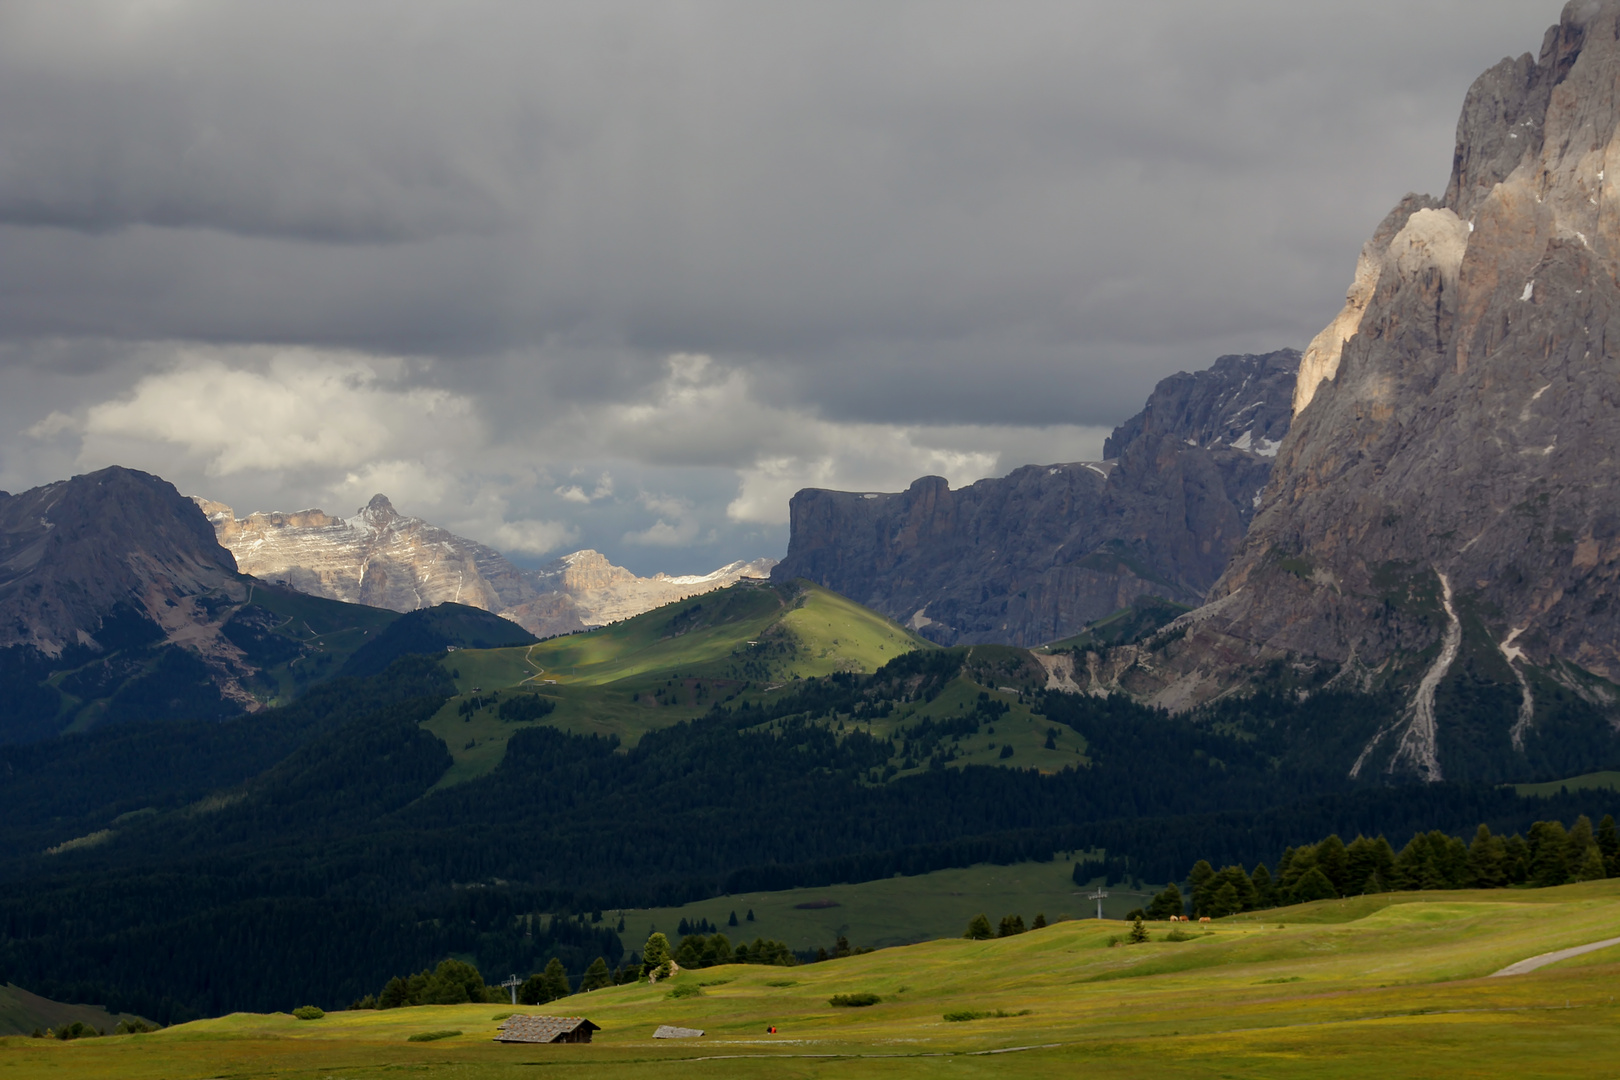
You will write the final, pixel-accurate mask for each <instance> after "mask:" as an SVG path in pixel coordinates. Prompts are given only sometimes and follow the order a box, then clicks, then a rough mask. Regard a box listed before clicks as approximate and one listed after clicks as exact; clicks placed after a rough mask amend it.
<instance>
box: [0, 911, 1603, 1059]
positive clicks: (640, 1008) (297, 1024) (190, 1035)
mask: <svg viewBox="0 0 1620 1080" xmlns="http://www.w3.org/2000/svg"><path fill="white" fill-rule="evenodd" d="M1617 911H1620V882H1616V881H1606V882H1594V883H1589V884H1584V885H1572V886H1565V887H1561V888H1556V889H1540V890H1524V891H1517V892H1510V893H1503V892H1501V891H1495V892H1489V893H1474V892H1438V893H1396V894H1387V895H1381V896H1373V897H1364V898H1359V899H1355V900H1346V901H1339V900H1333V901H1325V902H1321V903H1317V904H1313V905H1307V906H1303V907H1297V908H1289V909H1287V910H1286V911H1268V912H1261V913H1257V914H1255V915H1251V916H1245V917H1234V918H1231V919H1224V920H1218V921H1216V922H1215V923H1213V924H1208V925H1201V926H1194V927H1190V928H1189V932H1188V933H1186V934H1185V935H1184V936H1183V937H1182V939H1181V940H1175V939H1174V936H1173V935H1172V932H1171V927H1170V925H1169V924H1166V923H1155V924H1149V927H1148V929H1149V938H1150V940H1149V941H1147V942H1146V943H1143V944H1128V943H1126V941H1125V940H1124V939H1125V938H1126V937H1127V933H1126V931H1127V930H1128V927H1126V926H1125V925H1123V924H1121V923H1119V922H1115V921H1105V922H1098V921H1097V920H1094V919H1088V920H1079V921H1073V922H1065V923H1059V924H1057V925H1054V926H1050V927H1047V928H1045V929H1042V930H1035V931H1031V932H1028V933H1024V934H1020V935H1017V936H1013V937H1008V938H1003V939H996V940H990V941H966V940H962V939H960V938H953V939H947V940H937V941H930V942H926V943H923V944H919V945H912V946H908V947H903V948H893V949H885V950H881V951H878V952H876V953H870V954H867V955H862V956H853V957H849V958H846V959H840V960H831V961H827V962H823V963H816V964H810V965H805V966H800V967H790V968H782V967H758V966H745V965H732V966H727V967H715V968H707V969H703V970H699V971H692V972H686V973H682V974H680V975H678V976H676V977H675V979H674V980H673V982H670V983H659V984H653V985H649V984H647V983H645V982H641V983H638V984H634V985H627V986H619V987H612V988H608V989H604V990H597V991H595V992H593V993H590V994H584V995H576V996H573V997H570V998H567V999H565V1000H563V1001H559V1002H555V1003H553V1004H552V1005H549V1006H541V1007H530V1008H528V1009H524V1010H521V1011H525V1012H532V1013H544V1014H551V1015H568V1016H584V1017H587V1018H589V1019H590V1020H591V1021H593V1022H594V1023H596V1024H598V1025H600V1028H601V1030H600V1031H598V1032H597V1033H596V1035H595V1038H594V1041H593V1042H592V1043H591V1044H589V1045H558V1046H549V1045H532V1044H527V1045H526V1044H513V1045H503V1044H500V1043H496V1042H494V1041H493V1039H494V1036H495V1035H496V1033H497V1024H498V1023H499V1021H500V1020H501V1019H502V1018H504V1017H505V1016H506V1015H507V1014H508V1013H509V1012H510V1011H511V1009H510V1007H508V1006H499V1007H497V1006H495V1005H490V1004H483V1005H439V1006H431V1005H430V1006H418V1007H414V1008H401V1009H389V1010H382V1011H362V1012H352V1013H328V1014H327V1015H326V1016H325V1017H324V1018H323V1019H319V1020H308V1021H300V1020H296V1019H294V1018H293V1017H292V1016H290V1015H287V1014H286V1013H279V1014H273V1015H254V1014H244V1013H238V1014H235V1015H232V1016H227V1017H222V1018H219V1019H215V1020H203V1021H198V1022H196V1023H192V1024H185V1025H181V1026H178V1027H174V1028H170V1029H167V1030H165V1031H161V1032H156V1033H151V1034H143V1035H132V1036H115V1037H108V1038H100V1039H83V1040H78V1041H74V1042H67V1043H59V1042H56V1041H55V1040H44V1039H41V1040H33V1039H26V1038H24V1039H17V1038H13V1039H7V1040H4V1042H3V1044H0V1066H3V1067H4V1070H5V1075H6V1076H8V1077H15V1078H18V1080H26V1078H33V1077H46V1076H51V1077H55V1076H74V1077H79V1078H84V1080H100V1078H112V1077H118V1078H120V1080H145V1078H156V1077H164V1078H173V1080H191V1078H198V1080H200V1078H202V1077H214V1076H226V1075H228V1076H233V1077H241V1078H252V1077H274V1076H327V1075H333V1076H344V1077H355V1078H362V1077H384V1076H396V1075H405V1074H416V1073H421V1074H424V1075H429V1074H431V1075H439V1074H443V1075H454V1076H458V1077H467V1078H472V1080H476V1078H482V1077H492V1078H493V1077H505V1076H515V1075H520V1074H521V1075H531V1074H533V1073H534V1072H535V1070H536V1069H537V1068H539V1069H540V1070H541V1071H542V1072H544V1071H547V1069H546V1067H547V1066H555V1067H568V1066H575V1067H583V1068H582V1070H581V1074H582V1075H589V1076H591V1077H603V1078H616V1077H651V1076H657V1077H704V1078H708V1077H764V1078H774V1077H829V1078H831V1077H837V1078H839V1080H843V1078H849V1077H854V1078H861V1077H912V1076H945V1077H964V1076H973V1077H977V1076H985V1077H990V1076H994V1077H998V1078H999V1077H1054V1076H1070V1075H1076V1076H1088V1077H1089V1076H1100V1077H1107V1078H1123V1077H1133V1078H1134V1077H1153V1078H1159V1077H1171V1078H1180V1077H1199V1078H1203V1077H1220V1076H1233V1077H1312V1078H1323V1080H1328V1078H1357V1080H1359V1078H1363V1077H1368V1076H1377V1077H1380V1078H1382V1080H1400V1078H1407V1077H1412V1078H1417V1077H1424V1078H1429V1077H1437V1076H1472V1077H1512V1078H1515V1080H1516V1078H1520V1077H1561V1078H1562V1077H1608V1076H1613V1075H1614V1074H1615V1072H1616V1070H1617V1069H1620V1039H1616V1038H1615V1034H1614V1033H1615V1030H1616V1025H1617V1022H1620V1003H1617V1002H1616V997H1617V995H1616V994H1615V990H1616V984H1617V983H1620V947H1614V946H1611V947H1609V948H1606V949H1600V950H1598V951H1593V952H1588V953H1586V954H1584V955H1580V956H1576V957H1573V958H1570V959H1565V960H1562V961H1560V962H1556V963H1552V964H1550V965H1548V966H1545V967H1542V968H1540V969H1538V970H1536V971H1533V972H1530V973H1528V974H1520V975H1511V976H1506V977H1500V978H1492V977H1489V976H1491V974H1492V973H1493V972H1496V971H1499V970H1501V969H1502V968H1504V967H1507V966H1508V965H1509V964H1513V963H1515V962H1517V961H1520V960H1524V959H1526V958H1529V957H1533V956H1537V955H1540V954H1545V953H1548V952H1551V951H1554V950H1561V949H1565V948H1569V947H1572V946H1580V945H1586V944H1591V943H1595V942H1599V941H1604V940H1607V939H1610V938H1613V937H1615V936H1616V929H1615V922H1616V919H1615V916H1616V913H1617ZM835 995H870V996H871V997H872V998H875V999H876V1000H875V1002H874V1003H872V1004H869V1005H866V1006H864V1007H855V1008H851V1007H839V1006H837V1005H834V1004H833V1003H832V1002H833V999H834V997H835ZM292 1004H293V1003H291V1002H289V1003H288V1006H289V1008H291V1006H292ZM661 1024H673V1025H680V1026H684V1027H689V1028H695V1029H700V1030H702V1031H703V1032H705V1034H704V1035H703V1036H702V1037H701V1038H694V1039H689V1040H679V1041H665V1040H654V1039H653V1038H652V1034H653V1031H654V1029H655V1028H656V1027H658V1026H659V1025H661ZM770 1028H774V1029H775V1031H774V1033H771V1032H768V1030H767V1029H770ZM428 1032H433V1033H438V1034H443V1035H444V1037H442V1038H436V1039H435V1040H434V1041H430V1042H421V1041H418V1042H412V1041H410V1037H411V1036H412V1035H419V1034H422V1033H428ZM585 1070H588V1072H587V1071H585ZM565 1071H569V1072H572V1071H573V1070H572V1069H566V1070H565Z"/></svg>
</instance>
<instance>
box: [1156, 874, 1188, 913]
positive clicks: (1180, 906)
mask: <svg viewBox="0 0 1620 1080" xmlns="http://www.w3.org/2000/svg"><path fill="white" fill-rule="evenodd" d="M1185 908H1186V905H1185V904H1184V903H1183V901H1182V899H1181V890H1180V889H1178V888H1176V883H1175V882H1173V881H1172V882H1171V883H1170V884H1168V885H1166V886H1165V887H1164V891H1163V892H1161V893H1160V894H1159V895H1157V896H1155V897H1154V898H1153V901H1152V903H1150V904H1148V908H1147V917H1148V918H1150V919H1168V918H1169V917H1170V916H1172V915H1180V914H1181V913H1182V912H1183V911H1184V910H1185Z"/></svg>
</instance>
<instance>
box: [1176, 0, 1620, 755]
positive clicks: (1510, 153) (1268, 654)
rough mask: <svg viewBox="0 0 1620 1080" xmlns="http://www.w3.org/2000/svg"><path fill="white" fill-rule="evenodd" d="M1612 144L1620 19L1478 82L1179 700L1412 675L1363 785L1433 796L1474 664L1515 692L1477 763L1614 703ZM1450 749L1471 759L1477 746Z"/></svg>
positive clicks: (1346, 321)
mask: <svg viewBox="0 0 1620 1080" xmlns="http://www.w3.org/2000/svg"><path fill="white" fill-rule="evenodd" d="M1617 134H1620V2H1616V0H1604V2H1601V3H1599V2H1597V0H1582V2H1576V3H1571V4H1569V5H1568V6H1566V7H1565V9H1564V11H1563V15H1562V18H1561V21H1560V22H1559V24H1558V25H1557V26H1555V27H1553V28H1552V29H1550V30H1549V31H1548V33H1547V35H1546V38H1545V41H1544V42H1543V45H1542V49H1541V52H1540V55H1539V57H1531V56H1529V55H1528V54H1527V55H1525V56H1522V57H1520V58H1519V59H1517V60H1503V61H1502V62H1501V63H1500V64H1498V65H1497V66H1496V67H1494V68H1492V69H1491V70H1489V71H1487V72H1486V73H1485V74H1484V75H1482V76H1481V77H1480V78H1479V79H1478V81H1476V82H1475V84H1474V86H1473V87H1472V88H1471V89H1470V90H1469V92H1468V96H1467V100H1466V102H1465V103H1464V106H1463V110H1462V117H1461V119H1460V121H1459V123H1458V129H1457V149H1456V154H1455V157H1454V167H1453V172H1452V177H1451V181H1450V183H1449V185H1448V187H1447V190H1446V193H1445V196H1444V198H1442V199H1440V200H1433V199H1429V198H1427V197H1416V196H1408V198H1407V199H1406V200H1404V201H1403V202H1402V203H1401V204H1400V205H1399V206H1398V207H1397V208H1396V210H1395V211H1394V212H1393V213H1392V214H1391V215H1390V217H1389V218H1388V219H1386V221H1385V222H1384V223H1383V224H1382V225H1381V226H1380V227H1379V229H1378V231H1377V233H1376V234H1375V235H1374V237H1373V239H1372V241H1370V242H1369V244H1368V245H1367V248H1365V249H1364V250H1363V253H1362V259H1361V263H1360V265H1359V266H1358V269H1357V275H1356V284H1355V286H1354V287H1353V288H1352V290H1351V293H1350V296H1349V298H1348V301H1347V305H1346V309H1345V312H1344V313H1342V314H1341V315H1340V317H1339V318H1338V319H1336V320H1335V322H1334V324H1333V325H1331V326H1330V327H1329V328H1328V330H1326V331H1324V334H1323V336H1321V337H1319V338H1318V339H1317V341H1316V342H1313V343H1312V347H1311V350H1310V351H1309V352H1308V353H1307V356H1306V362H1305V365H1304V370H1303V372H1302V375H1301V380H1300V384H1299V391H1298V393H1297V396H1296V405H1297V408H1298V415H1297V416H1296V417H1295V419H1294V423H1293V426H1292V429H1291V431H1290V433H1289V435H1288V436H1287V438H1286V439H1284V441H1283V445H1282V448H1281V451H1280V454H1279V457H1278V459H1277V467H1276V471H1275V472H1274V474H1273V476H1272V479H1271V483H1270V485H1269V486H1268V488H1267V490H1266V493H1265V496H1264V499H1263V504H1262V507H1261V510H1260V512H1259V514H1258V515H1257V516H1256V517H1255V520H1254V523H1253V525H1252V527H1251V529H1250V531H1249V535H1248V537H1247V539H1246V541H1245V543H1244V545H1243V547H1242V549H1241V550H1240V551H1239V553H1238V554H1237V556H1236V557H1235V559H1234V560H1233V562H1232V565H1231V567H1230V568H1229V569H1228V571H1227V572H1226V574H1225V575H1224V576H1223V577H1222V579H1221V580H1220V582H1219V583H1218V584H1217V585H1216V586H1215V588H1214V589H1213V590H1212V593H1211V600H1212V603H1211V605H1210V606H1209V608H1207V609H1205V610H1204V611H1201V612H1199V613H1196V615H1195V616H1193V617H1189V619H1188V620H1187V622H1188V625H1189V628H1190V630H1189V633H1188V635H1187V637H1186V638H1185V639H1184V640H1183V641H1182V642H1180V643H1179V644H1178V645H1176V646H1175V647H1174V648H1173V649H1171V650H1170V652H1169V653H1168V654H1166V655H1165V656H1163V657H1161V658H1160V659H1161V663H1162V670H1161V683H1162V685H1163V687H1164V688H1165V690H1166V692H1173V695H1174V696H1179V697H1180V698H1181V699H1183V700H1196V699H1198V698H1201V697H1206V696H1208V695H1209V694H1212V693H1217V692H1219V691H1220V690H1222V689H1223V688H1224V687H1227V686H1230V685H1232V684H1233V683H1234V681H1235V680H1237V679H1240V678H1241V677H1242V670H1243V668H1244V667H1245V665H1252V664H1253V663H1255V662H1256V661H1262V660H1266V659H1269V658H1277V657H1286V656H1292V657H1295V658H1298V659H1303V660H1307V661H1323V662H1327V663H1328V664H1330V665H1336V666H1337V667H1338V669H1339V670H1340V671H1341V672H1342V674H1343V676H1344V677H1345V679H1346V680H1348V682H1349V683H1350V684H1352V685H1354V684H1359V685H1363V686H1370V685H1374V684H1376V683H1378V682H1379V681H1380V680H1388V679H1390V678H1396V679H1397V680H1398V681H1401V682H1402V683H1403V685H1405V686H1406V688H1407V689H1406V691H1405V693H1406V695H1407V696H1406V701H1407V704H1406V706H1405V708H1404V709H1403V711H1402V712H1401V715H1400V717H1399V718H1398V720H1397V721H1395V722H1392V723H1391V725H1390V726H1389V727H1388V728H1387V729H1386V730H1385V731H1384V732H1383V733H1381V735H1380V736H1379V738H1377V739H1374V740H1373V742H1372V743H1371V744H1369V746H1368V747H1367V749H1366V751H1365V752H1364V753H1363V755H1362V759H1361V760H1360V761H1358V762H1357V763H1356V766H1355V767H1356V769H1357V771H1358V773H1366V774H1372V773H1378V772H1382V773H1386V774H1396V775H1414V776H1420V777H1426V778H1429V779H1439V778H1441V777H1443V776H1446V775H1447V767H1446V765H1445V763H1444V762H1445V759H1446V758H1447V756H1448V750H1447V738H1448V735H1447V724H1448V723H1451V722H1452V720H1449V719H1448V717H1447V715H1446V712H1445V708H1444V706H1443V705H1441V706H1437V704H1436V702H1437V697H1436V694H1437V690H1441V688H1442V687H1444V686H1447V685H1451V684H1450V683H1448V682H1447V680H1448V679H1455V678H1458V677H1461V674H1462V673H1463V670H1464V668H1466V669H1467V671H1468V672H1471V673H1473V675H1477V676H1478V677H1479V678H1481V679H1485V680H1487V681H1488V680H1491V679H1495V680H1497V681H1500V682H1502V683H1504V684H1506V685H1507V686H1509V687H1514V689H1515V692H1514V694H1513V695H1512V696H1513V698H1515V699H1516V701H1515V706H1516V707H1515V708H1513V709H1512V710H1510V712H1509V715H1507V716H1505V717H1504V718H1503V719H1502V721H1501V723H1500V724H1498V725H1497V726H1498V727H1500V728H1501V729H1502V730H1500V731H1498V730H1496V729H1495V728H1492V729H1491V730H1490V731H1488V732H1484V733H1483V734H1476V735H1473V736H1470V737H1469V738H1470V740H1472V743H1474V744H1477V743H1478V742H1479V741H1480V740H1481V739H1490V740H1496V741H1499V742H1501V743H1503V745H1504V746H1507V745H1511V746H1512V747H1513V749H1514V750H1515V751H1521V750H1523V748H1524V746H1525V744H1526V739H1528V738H1531V737H1532V736H1533V735H1534V733H1535V731H1536V729H1537V727H1538V725H1540V724H1541V723H1542V718H1543V716H1544V712H1545V710H1544V708H1543V706H1544V704H1545V702H1544V701H1540V700H1538V695H1537V692H1536V687H1537V686H1538V685H1540V686H1542V687H1543V690H1545V689H1546V688H1547V687H1550V686H1555V684H1560V683H1561V684H1563V686H1564V688H1565V689H1567V690H1570V691H1573V692H1575V693H1577V694H1580V695H1582V696H1584V697H1586V698H1588V699H1590V700H1592V701H1594V702H1597V703H1600V704H1601V703H1603V702H1604V701H1606V700H1610V699H1612V695H1613V688H1612V687H1606V686H1604V685H1603V684H1601V683H1599V682H1597V681H1595V680H1593V679H1592V678H1591V677H1590V676H1591V675H1596V676H1599V677H1601V679H1603V680H1616V681H1620V620H1617V619H1616V618H1615V612H1616V610H1617V601H1620V504H1617V501H1616V498H1615V483H1616V481H1615V465H1616V458H1617V456H1620V410H1617V408H1616V405H1617V397H1620V355H1617V353H1620V285H1617V275H1620V183H1617V182H1620V137H1617ZM1609 172H1615V179H1614V180H1609V179H1607V175H1608V173H1609ZM1346 339H1347V340H1346ZM1459 657H1461V658H1462V659H1461V660H1460V661H1459ZM1571 665H1574V666H1573V667H1572V666H1571ZM1454 668H1455V669H1456V670H1454ZM1515 684H1517V685H1516V686H1515ZM1546 696H1547V695H1546V694H1545V693H1543V694H1542V695H1541V697H1542V698H1545V697H1546ZM1441 697H1442V698H1444V692H1443V691H1442V693H1441ZM1449 737H1450V739H1451V741H1450V744H1449V745H1450V751H1449V753H1450V754H1451V756H1452V758H1453V760H1459V759H1460V757H1461V755H1463V754H1464V753H1465V752H1467V751H1471V750H1472V749H1475V748H1477V747H1476V746H1470V745H1467V743H1466V741H1465V740H1464V739H1463V738H1462V737H1461V735H1460V734H1457V733H1453V734H1452V735H1451V736H1449Z"/></svg>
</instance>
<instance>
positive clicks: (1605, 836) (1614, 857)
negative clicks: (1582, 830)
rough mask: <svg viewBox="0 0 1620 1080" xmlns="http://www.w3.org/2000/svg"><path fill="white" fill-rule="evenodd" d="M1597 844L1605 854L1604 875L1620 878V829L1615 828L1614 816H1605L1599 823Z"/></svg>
mask: <svg viewBox="0 0 1620 1080" xmlns="http://www.w3.org/2000/svg"><path fill="white" fill-rule="evenodd" d="M1597 843H1598V850H1600V851H1602V852H1603V873H1604V875H1605V876H1607V877H1620V829H1616V828H1615V824H1614V815H1613V814H1604V815H1603V820H1602V821H1600V822H1598V829H1597Z"/></svg>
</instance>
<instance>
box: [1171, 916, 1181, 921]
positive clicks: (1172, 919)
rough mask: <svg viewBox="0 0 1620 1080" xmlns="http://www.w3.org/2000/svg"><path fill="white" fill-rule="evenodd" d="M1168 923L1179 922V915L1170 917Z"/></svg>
mask: <svg viewBox="0 0 1620 1080" xmlns="http://www.w3.org/2000/svg"><path fill="white" fill-rule="evenodd" d="M1170 921H1171V922H1180V921H1181V916H1180V915H1172V916H1170Z"/></svg>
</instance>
